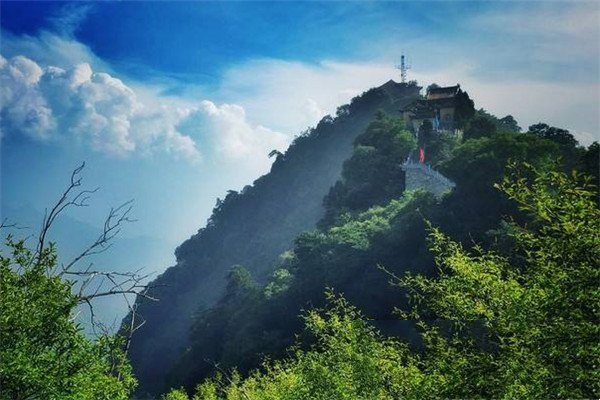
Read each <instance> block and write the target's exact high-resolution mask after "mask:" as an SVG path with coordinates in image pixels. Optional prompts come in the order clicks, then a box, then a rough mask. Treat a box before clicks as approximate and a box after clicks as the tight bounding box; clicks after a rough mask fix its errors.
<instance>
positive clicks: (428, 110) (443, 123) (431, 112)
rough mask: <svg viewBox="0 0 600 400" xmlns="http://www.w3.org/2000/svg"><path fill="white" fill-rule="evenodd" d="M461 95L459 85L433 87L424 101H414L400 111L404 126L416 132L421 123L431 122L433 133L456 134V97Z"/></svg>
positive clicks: (428, 90)
mask: <svg viewBox="0 0 600 400" xmlns="http://www.w3.org/2000/svg"><path fill="white" fill-rule="evenodd" d="M460 93H461V89H460V85H458V84H457V85H456V86H448V87H434V88H429V89H427V95H426V97H425V99H420V100H416V101H414V102H413V103H411V104H409V105H408V106H407V107H405V108H403V109H401V110H400V112H401V113H402V116H403V118H404V121H405V123H406V126H407V127H408V128H409V129H412V130H413V132H415V133H416V132H418V131H419V128H420V127H421V124H423V121H425V120H429V121H431V125H432V126H433V129H434V130H435V131H438V132H441V131H446V132H454V133H458V129H457V126H456V124H455V112H456V107H457V96H458V95H459V94H460Z"/></svg>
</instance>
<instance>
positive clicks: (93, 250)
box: [60, 200, 135, 275]
mask: <svg viewBox="0 0 600 400" xmlns="http://www.w3.org/2000/svg"><path fill="white" fill-rule="evenodd" d="M132 203H133V200H129V201H126V202H125V203H123V204H121V205H120V206H119V207H117V208H111V209H110V212H109V213H108V216H107V217H106V219H105V220H104V228H103V231H102V233H101V234H100V236H98V238H97V239H96V241H95V242H94V243H92V244H91V245H89V246H88V247H87V248H86V249H85V250H83V251H82V252H81V253H80V254H79V255H78V256H77V257H75V258H74V259H73V260H71V262H69V263H68V264H67V265H66V266H63V270H62V272H61V273H60V275H63V274H65V273H67V272H68V271H69V270H70V269H71V267H73V266H74V265H75V264H77V263H78V262H79V261H81V260H82V259H83V258H85V257H89V256H92V255H94V254H100V253H103V252H105V251H106V250H108V249H109V248H110V247H111V246H112V243H110V242H111V241H112V240H113V239H114V238H115V237H116V236H117V235H118V234H119V233H120V232H121V226H122V224H124V223H127V222H135V220H134V219H131V218H129V213H130V212H131V210H132V209H133V206H132Z"/></svg>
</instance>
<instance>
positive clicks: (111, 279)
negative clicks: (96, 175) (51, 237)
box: [0, 162, 157, 348]
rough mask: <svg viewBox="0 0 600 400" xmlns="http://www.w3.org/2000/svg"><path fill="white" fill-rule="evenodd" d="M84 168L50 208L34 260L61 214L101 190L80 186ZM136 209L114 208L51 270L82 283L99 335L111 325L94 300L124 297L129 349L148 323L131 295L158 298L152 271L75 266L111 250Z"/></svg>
mask: <svg viewBox="0 0 600 400" xmlns="http://www.w3.org/2000/svg"><path fill="white" fill-rule="evenodd" d="M84 168H85V162H83V163H81V165H80V166H79V167H77V168H75V169H74V170H73V172H72V173H71V179H70V183H69V185H68V187H67V189H66V190H65V191H64V192H63V193H62V195H61V197H60V198H59V200H58V201H57V202H56V203H55V204H54V206H53V207H52V208H51V209H50V210H49V211H48V209H46V211H45V213H44V218H43V220H42V227H41V229H40V233H39V236H38V240H37V246H36V250H35V252H34V253H33V255H32V259H31V262H34V261H36V260H37V261H38V262H39V261H41V260H42V257H43V256H44V251H45V250H46V246H47V240H48V233H49V231H50V229H51V228H52V226H53V225H54V223H55V221H56V219H57V217H59V215H61V213H63V212H64V211H65V210H66V209H67V208H69V207H87V206H88V205H89V204H88V200H89V199H90V197H91V195H92V194H94V193H96V192H97V191H98V188H95V189H92V190H87V189H80V187H81V185H82V177H81V173H82V171H83V169H84ZM132 209H133V200H129V201H126V202H125V203H123V204H121V205H120V206H118V207H116V208H111V209H110V212H109V213H108V216H107V217H106V219H105V221H104V226H103V228H102V233H101V234H100V235H99V236H98V237H97V238H96V240H95V241H94V242H93V243H91V244H90V245H89V246H88V247H86V248H85V249H84V250H83V251H81V252H80V253H79V255H77V256H76V257H75V258H74V259H72V260H71V261H70V262H68V263H67V264H63V265H61V267H60V272H57V271H56V270H54V271H49V273H50V274H56V275H58V276H60V277H67V276H69V277H70V278H71V279H72V280H73V281H74V287H76V286H77V285H78V288H77V289H76V290H75V293H76V296H77V300H78V302H79V304H85V305H87V306H88V308H89V311H90V321H91V325H92V330H93V332H94V334H95V335H97V330H96V328H100V329H102V330H103V331H106V330H107V328H106V326H104V325H102V324H101V323H99V322H98V321H97V320H96V314H95V312H94V306H93V300H94V299H97V298H101V297H107V296H115V295H116V296H123V298H124V299H125V302H126V303H127V307H128V309H129V313H130V315H131V321H130V325H129V332H128V336H127V338H126V340H127V342H126V347H127V348H129V343H130V341H131V335H132V334H133V333H134V332H135V331H136V330H138V329H139V328H140V327H141V326H142V325H144V323H145V321H142V322H141V323H139V322H136V318H137V319H138V321H139V318H141V317H140V316H139V314H138V313H137V304H138V302H136V301H133V302H132V301H131V300H130V299H129V296H135V297H136V298H138V297H141V298H145V299H148V300H150V301H157V299H156V298H155V297H153V296H151V295H150V294H149V291H150V289H152V287H151V286H148V285H147V284H146V281H147V280H148V278H149V277H150V274H142V273H141V271H142V270H141V269H139V270H137V271H134V272H117V271H102V270H93V269H92V267H93V263H90V264H89V265H88V266H87V268H86V269H84V270H75V268H74V266H75V265H76V264H77V263H79V262H81V261H82V260H83V259H85V258H88V257H90V256H93V255H96V254H100V253H102V252H104V251H106V250H108V249H109V248H110V247H111V246H112V241H113V239H114V238H115V237H116V236H117V235H118V234H119V233H120V232H121V228H122V227H123V225H124V224H125V223H129V222H135V220H134V219H132V218H131V217H130V213H131V210H132ZM16 227H17V225H16V224H9V223H8V222H7V220H6V219H5V220H4V221H2V223H1V224H0V228H16Z"/></svg>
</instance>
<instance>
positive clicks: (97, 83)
mask: <svg viewBox="0 0 600 400" xmlns="http://www.w3.org/2000/svg"><path fill="white" fill-rule="evenodd" d="M0 65H1V66H0V81H1V82H2V88H1V90H0V93H1V96H0V98H1V99H2V103H1V104H0V113H1V115H2V122H1V126H2V132H3V134H4V135H6V134H24V135H26V136H29V137H31V138H35V139H45V140H55V141H60V140H61V139H67V138H74V139H76V140H77V141H78V142H80V143H83V144H89V145H90V146H91V147H92V148H93V149H95V150H97V151H101V152H104V153H108V154H112V155H117V156H125V155H127V154H130V153H133V152H134V151H136V150H138V149H139V150H140V151H142V152H146V153H149V152H152V151H155V150H160V148H161V147H162V149H163V150H166V151H167V152H170V153H173V154H175V155H181V156H183V157H186V158H188V159H191V160H195V159H197V158H198V157H199V152H198V150H197V149H196V145H195V143H194V141H193V140H191V138H189V137H186V136H184V135H183V134H181V133H180V132H178V131H177V130H176V129H175V128H174V126H175V124H176V123H177V122H179V121H177V120H172V119H171V120H170V124H168V123H167V124H166V125H165V124H163V126H162V128H163V129H162V130H161V131H156V130H151V129H149V130H148V131H147V132H146V131H144V130H142V129H141V127H140V125H143V124H144V121H145V120H146V119H147V118H150V119H152V118H154V119H156V118H158V119H160V120H161V121H163V122H164V121H169V118H171V117H167V116H165V115H164V114H167V113H168V112H169V110H164V111H163V112H164V114H163V115H162V116H161V115H158V116H157V115H156V114H148V112H147V111H146V110H145V107H144V104H142V103H141V102H140V101H139V100H138V98H137V96H136V94H135V92H134V91H133V90H132V89H131V88H129V87H128V86H127V85H125V84H124V83H123V82H122V81H121V80H119V79H117V78H115V77H113V76H111V75H109V74H107V73H102V72H93V71H92V68H91V67H90V65H89V64H87V63H83V64H79V65H76V66H74V67H72V68H70V69H68V70H65V69H62V68H59V67H55V66H46V67H44V68H42V67H40V66H39V65H38V64H37V63H35V62H34V61H32V60H30V59H28V58H26V57H23V56H16V57H13V58H11V59H9V60H5V59H2V62H1V63H0Z"/></svg>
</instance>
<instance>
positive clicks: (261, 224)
mask: <svg viewBox="0 0 600 400" xmlns="http://www.w3.org/2000/svg"><path fill="white" fill-rule="evenodd" d="M418 96H419V87H417V86H415V85H406V84H398V83H395V82H393V81H389V82H387V83H386V84H384V85H383V86H381V87H379V88H376V89H371V90H369V91H368V92H365V93H364V94H363V95H362V96H359V97H357V98H355V99H353V101H352V102H351V104H349V105H345V106H342V107H340V108H339V109H338V112H337V115H336V117H334V118H332V117H329V116H328V117H325V118H323V119H322V120H321V122H319V124H318V125H317V127H316V128H314V129H311V130H309V131H308V132H306V133H304V134H303V135H301V136H299V137H298V138H296V140H295V141H294V143H293V144H292V145H291V146H290V148H289V149H288V150H287V151H286V153H285V154H280V155H277V158H276V160H275V162H274V163H273V166H272V168H271V171H270V173H269V174H267V175H265V176H263V177H261V178H259V179H257V180H256V181H255V182H254V184H253V186H247V187H246V188H244V189H243V190H242V191H241V192H240V193H237V192H229V194H228V195H227V196H226V197H225V199H224V200H222V201H218V202H217V205H216V206H215V209H214V210H213V215H212V216H211V218H210V219H209V221H208V223H207V225H206V227H205V228H202V229H200V230H199V231H198V233H197V234H196V235H194V236H192V237H191V238H190V239H189V240H187V241H186V242H184V243H183V244H182V245H181V246H179V247H178V248H177V250H176V256H177V264H176V265H175V266H173V267H171V268H169V269H168V270H167V271H166V272H165V273H164V274H162V275H161V276H160V277H158V278H157V279H156V280H155V282H153V285H154V286H155V289H153V295H154V296H156V297H158V298H159V299H160V301H159V302H158V303H148V302H142V303H140V305H139V309H138V312H139V314H140V315H141V316H142V317H143V318H144V320H145V325H144V326H143V327H142V329H140V330H139V331H138V332H137V335H136V337H135V340H134V341H133V343H132V346H131V349H130V356H131V360H132V363H133V366H134V370H135V373H136V376H137V377H138V379H139V381H140V390H139V392H140V393H153V392H156V391H158V390H160V389H162V388H163V385H164V381H163V379H164V374H165V371H167V370H169V369H170V368H171V367H172V365H173V364H174V362H175V361H176V360H177V359H178V357H179V355H180V354H181V351H182V350H183V349H184V348H185V347H186V346H187V344H188V343H187V340H188V339H187V338H188V336H189V331H190V327H191V323H192V317H193V316H194V314H195V313H197V312H199V311H201V310H203V309H209V308H210V307H212V306H213V305H214V304H215V303H216V302H217V301H218V300H219V299H220V298H221V297H222V295H223V294H224V290H225V287H226V283H227V279H226V278H227V275H228V273H229V271H230V268H231V266H233V265H235V264H243V265H244V267H245V268H246V269H247V270H248V271H250V272H251V274H252V275H253V276H254V277H255V278H256V279H257V280H258V281H259V282H265V281H266V279H267V277H268V276H269V274H270V273H271V272H272V270H273V266H275V265H276V264H277V263H278V257H279V255H280V254H281V253H282V252H283V251H285V250H286V249H288V248H290V247H291V244H292V242H293V239H294V238H295V237H296V236H298V235H299V234H300V233H302V232H303V231H306V230H308V229H311V228H313V227H314V226H315V224H316V223H317V222H318V221H319V220H320V219H321V217H322V216H323V212H324V211H323V206H322V202H323V198H324V196H325V195H326V194H327V193H328V191H329V189H330V187H331V186H332V185H333V184H334V183H335V182H336V181H337V180H338V179H339V177H340V173H341V170H342V164H343V162H344V160H346V159H347V158H349V157H350V155H351V153H352V143H353V141H354V140H355V138H356V137H357V136H358V135H359V134H361V133H362V132H364V130H365V128H366V127H367V125H368V124H369V122H371V120H372V119H373V117H374V115H375V113H376V111H377V110H383V111H386V112H389V113H395V112H397V110H398V109H399V108H402V107H404V106H405V105H407V104H408V103H409V102H411V101H413V100H414V99H416V98H417V97H418Z"/></svg>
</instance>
